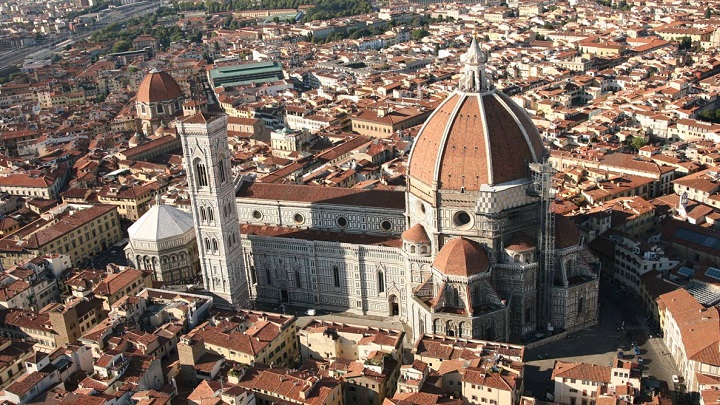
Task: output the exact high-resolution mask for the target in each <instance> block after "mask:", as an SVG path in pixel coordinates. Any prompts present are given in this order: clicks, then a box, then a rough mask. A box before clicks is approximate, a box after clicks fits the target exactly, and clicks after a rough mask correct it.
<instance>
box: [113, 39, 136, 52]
mask: <svg viewBox="0 0 720 405" xmlns="http://www.w3.org/2000/svg"><path fill="white" fill-rule="evenodd" d="M131 45H132V44H131V43H130V41H125V40H120V41H117V42H115V45H113V47H112V51H113V53H117V52H126V51H129V50H130V46H131Z"/></svg>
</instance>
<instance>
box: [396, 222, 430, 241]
mask: <svg viewBox="0 0 720 405" xmlns="http://www.w3.org/2000/svg"><path fill="white" fill-rule="evenodd" d="M402 238H403V240H406V241H408V242H412V243H430V238H428V234H427V232H425V228H423V226H422V225H420V224H419V223H417V224H415V225H413V226H411V227H410V228H409V229H408V230H406V231H405V232H403V233H402Z"/></svg>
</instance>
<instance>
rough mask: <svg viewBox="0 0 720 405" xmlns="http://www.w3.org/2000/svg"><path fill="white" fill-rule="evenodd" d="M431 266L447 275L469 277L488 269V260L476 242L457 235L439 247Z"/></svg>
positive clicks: (483, 250)
mask: <svg viewBox="0 0 720 405" xmlns="http://www.w3.org/2000/svg"><path fill="white" fill-rule="evenodd" d="M433 267H435V268H436V269H438V270H440V272H442V273H443V274H445V275H447V276H460V277H470V276H474V275H476V274H480V273H484V272H486V271H488V269H489V268H490V260H489V259H488V257H487V253H486V252H485V249H483V248H482V247H481V246H480V245H479V244H478V243H477V242H474V241H471V240H469V239H465V238H463V237H459V238H455V239H451V240H450V241H448V242H447V243H446V244H445V246H443V247H442V249H440V252H438V254H437V256H436V257H435V260H434V261H433Z"/></svg>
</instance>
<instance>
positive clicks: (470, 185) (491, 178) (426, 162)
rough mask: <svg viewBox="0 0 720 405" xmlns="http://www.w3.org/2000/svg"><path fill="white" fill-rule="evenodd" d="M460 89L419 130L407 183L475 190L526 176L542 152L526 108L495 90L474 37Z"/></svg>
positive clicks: (466, 57) (465, 59)
mask: <svg viewBox="0 0 720 405" xmlns="http://www.w3.org/2000/svg"><path fill="white" fill-rule="evenodd" d="M464 56H465V57H464V62H465V68H464V72H463V77H462V79H460V87H459V88H458V90H456V91H455V92H453V93H452V94H451V95H450V96H449V97H448V98H447V99H446V100H445V101H443V103H441V104H440V106H439V107H438V108H437V109H436V110H435V111H434V112H433V114H432V115H430V117H429V118H428V120H427V121H426V122H425V124H424V125H423V127H422V128H421V129H420V132H419V133H418V136H417V138H416V141H415V145H414V147H413V150H412V154H411V155H410V162H409V169H408V174H409V177H410V182H420V183H423V184H425V185H427V186H429V187H431V188H432V189H444V190H458V191H478V190H480V188H481V186H482V185H483V184H487V185H496V184H502V183H506V182H509V181H513V180H518V179H524V178H527V177H528V163H532V162H540V161H541V160H542V158H543V155H544V153H545V150H544V147H543V142H542V139H541V137H540V134H539V133H538V130H537V128H536V127H535V125H534V124H533V122H532V120H531V119H530V117H529V116H528V114H527V113H526V112H525V110H524V109H523V108H522V107H520V106H518V105H517V104H516V103H515V102H514V101H512V100H511V99H510V97H508V96H506V95H505V94H503V93H501V92H499V91H497V90H496V89H495V87H494V86H493V84H492V81H491V80H490V78H489V75H488V74H487V72H486V71H485V61H486V60H487V56H486V54H485V53H484V52H483V51H482V50H481V49H480V47H479V45H478V43H477V41H476V40H475V39H473V42H472V44H471V45H470V49H468V51H467V53H466V54H465V55H464Z"/></svg>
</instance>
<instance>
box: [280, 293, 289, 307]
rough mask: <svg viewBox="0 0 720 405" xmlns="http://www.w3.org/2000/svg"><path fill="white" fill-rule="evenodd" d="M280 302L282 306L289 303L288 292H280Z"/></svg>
mask: <svg viewBox="0 0 720 405" xmlns="http://www.w3.org/2000/svg"><path fill="white" fill-rule="evenodd" d="M280 302H282V303H283V304H287V303H289V302H290V297H289V296H288V290H285V289H283V290H280Z"/></svg>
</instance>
